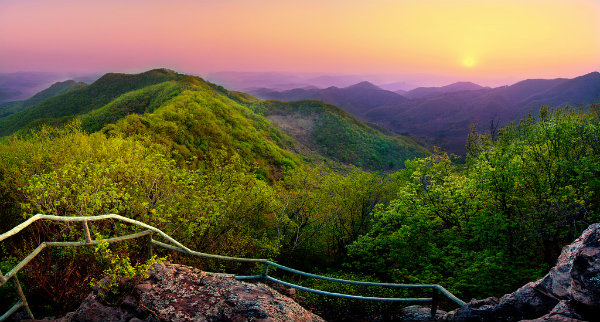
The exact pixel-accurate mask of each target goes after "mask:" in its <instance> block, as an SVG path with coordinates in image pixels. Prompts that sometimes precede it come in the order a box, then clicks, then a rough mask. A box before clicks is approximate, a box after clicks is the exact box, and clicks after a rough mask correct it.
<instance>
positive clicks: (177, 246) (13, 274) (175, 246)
mask: <svg viewBox="0 0 600 322" xmlns="http://www.w3.org/2000/svg"><path fill="white" fill-rule="evenodd" d="M43 219H47V220H52V221H60V222H82V223H83V228H84V240H82V241H74V242H48V241H46V242H42V243H41V244H40V245H39V246H38V247H37V248H36V249H34V250H33V251H32V252H31V253H30V254H29V255H27V256H26V257H25V258H24V259H23V260H21V261H20V262H19V263H18V264H17V265H16V266H15V267H14V268H13V269H11V270H10V271H9V272H8V273H6V275H3V274H2V272H0V286H2V285H4V284H5V283H7V282H8V281H9V280H11V279H12V280H13V282H14V284H15V289H16V290H17V294H18V296H19V301H18V302H17V303H16V304H15V305H14V306H12V307H11V308H10V309H9V310H8V311H6V312H5V313H4V314H3V315H2V316H0V321H4V320H5V319H7V318H8V317H9V316H11V315H12V314H13V313H15V312H16V311H17V310H18V309H20V308H21V307H23V308H25V310H26V311H27V314H28V315H29V316H30V317H31V319H35V318H34V316H33V313H32V312H31V309H30V308H29V304H28V303H27V298H26V297H25V294H24V293H23V291H22V289H21V284H20V283H19V280H18V279H17V273H18V272H19V271H20V270H21V269H22V268H23V267H25V265H27V263H29V262H30V261H31V260H33V258H35V256H37V255H38V254H39V253H40V252H41V251H42V250H44V248H46V247H49V246H59V247H78V246H89V245H97V244H99V243H101V242H107V243H114V242H119V241H124V240H129V239H135V238H140V237H144V236H148V247H149V251H150V253H152V245H156V246H159V247H162V248H165V249H169V250H174V251H178V252H181V253H185V254H189V255H193V256H199V257H206V258H213V259H219V260H228V261H235V262H250V263H262V264H263V271H262V274H260V275H250V276H235V278H236V279H239V280H247V279H264V280H267V281H271V282H274V283H277V284H281V285H284V286H287V287H293V288H296V289H299V290H303V291H307V292H312V293H317V294H321V295H327V296H334V297H340V298H346V299H355V300H370V301H385V302H411V303H431V314H432V316H435V314H436V312H437V306H438V302H439V298H438V292H440V293H442V294H443V295H445V296H446V297H447V298H448V299H450V300H452V301H454V302H455V303H457V304H458V305H460V306H463V305H465V302H463V301H462V300H460V299H459V298H457V297H456V296H454V295H453V294H452V293H450V292H449V291H448V290H446V289H445V288H443V287H442V286H440V285H437V284H395V283H373V282H363V281H352V280H344V279H339V278H333V277H327V276H322V275H317V274H312V273H307V272H303V271H299V270H297V269H293V268H290V267H286V266H283V265H280V264H277V263H275V262H272V261H270V260H267V259H259V258H242V257H231V256H222V255H214V254H207V253H202V252H198V251H194V250H191V249H189V248H187V247H185V246H183V245H182V244H181V243H179V242H178V241H177V240H175V239H174V238H172V237H171V236H169V235H167V234H166V233H164V232H163V231H161V230H160V229H158V228H155V227H153V226H150V225H148V224H145V223H143V222H140V221H137V220H134V219H130V218H127V217H123V216H119V215H116V214H108V215H100V216H79V217H68V216H53V215H44V214H37V215H35V216H33V217H31V218H29V219H27V220H26V221H24V222H22V223H21V224H19V225H17V226H15V227H14V228H13V229H11V230H9V231H7V232H5V233H3V234H1V235H0V242H2V241H3V240H5V239H6V238H8V237H11V236H13V235H16V234H17V233H19V232H20V231H21V230H23V229H25V228H27V226H29V225H31V224H32V223H34V222H36V221H38V220H43ZM106 219H116V220H120V221H123V222H126V223H129V224H133V225H136V226H139V227H142V228H145V229H146V230H144V231H142V232H139V233H134V234H129V235H124V236H119V237H112V238H106V239H99V240H93V239H92V238H91V237H90V231H89V226H88V222H93V221H99V220H106ZM154 233H156V234H158V235H160V236H161V237H163V238H164V239H166V240H167V241H169V242H170V243H171V244H172V245H169V244H166V243H162V242H159V241H157V240H154V239H153V238H152V235H153V234H154ZM269 266H271V267H274V268H278V269H281V270H285V271H288V272H290V273H293V274H297V275H302V276H306V277H311V278H316V279H322V280H326V281H330V282H337V283H345V284H352V285H363V286H383V287H393V288H430V289H431V291H432V296H431V297H430V298H385V297H366V296H358V295H350V294H341V293H332V292H327V291H322V290H317V289H312V288H308V287H305V286H300V285H296V284H292V283H288V282H285V281H281V280H278V279H276V278H273V277H272V276H269V275H268V270H269Z"/></svg>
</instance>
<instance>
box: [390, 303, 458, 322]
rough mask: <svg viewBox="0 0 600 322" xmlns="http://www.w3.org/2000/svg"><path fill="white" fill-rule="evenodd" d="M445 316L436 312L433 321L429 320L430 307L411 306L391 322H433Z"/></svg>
mask: <svg viewBox="0 0 600 322" xmlns="http://www.w3.org/2000/svg"><path fill="white" fill-rule="evenodd" d="M444 314H446V312H444V311H442V310H437V313H436V317H435V319H432V318H431V307H430V306H420V305H411V306H407V307H405V308H403V309H402V310H401V311H400V313H399V314H398V315H397V316H394V317H393V318H392V321H401V322H426V321H435V320H436V319H437V318H440V317H441V316H443V315H444Z"/></svg>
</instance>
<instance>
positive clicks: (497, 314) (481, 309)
mask: <svg viewBox="0 0 600 322" xmlns="http://www.w3.org/2000/svg"><path fill="white" fill-rule="evenodd" d="M532 285H533V283H529V284H527V285H525V286H523V287H521V288H520V289H518V290H517V291H515V292H514V293H511V294H507V295H504V296H503V297H502V298H501V299H500V300H498V299H497V298H493V297H492V298H488V299H485V300H480V301H477V300H475V301H471V302H469V303H468V304H467V305H465V306H464V307H462V308H461V309H459V310H457V311H453V312H451V313H449V314H447V315H446V316H445V317H444V318H445V320H447V321H520V320H523V319H531V318H537V317H539V316H541V315H543V314H545V313H546V312H548V311H550V310H551V309H552V308H553V307H554V306H555V305H556V303H557V302H558V301H556V300H554V299H552V298H549V297H547V296H544V295H542V294H540V293H539V292H537V291H535V290H534V289H533V288H532Z"/></svg>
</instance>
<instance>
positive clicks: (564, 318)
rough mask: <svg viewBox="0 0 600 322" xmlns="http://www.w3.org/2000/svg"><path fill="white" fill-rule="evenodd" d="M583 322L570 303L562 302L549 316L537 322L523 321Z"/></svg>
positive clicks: (527, 321)
mask: <svg viewBox="0 0 600 322" xmlns="http://www.w3.org/2000/svg"><path fill="white" fill-rule="evenodd" d="M547 321H548V322H549V321H556V322H582V321H584V320H583V318H582V317H581V315H579V314H578V313H577V312H575V309H574V308H573V307H572V306H571V304H570V303H569V302H568V301H560V302H559V303H558V304H557V305H556V306H555V307H554V308H553V309H552V311H550V312H549V313H548V314H546V315H544V316H542V317H539V318H537V319H535V320H522V321H521V322H547Z"/></svg>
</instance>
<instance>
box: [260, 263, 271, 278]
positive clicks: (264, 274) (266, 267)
mask: <svg viewBox="0 0 600 322" xmlns="http://www.w3.org/2000/svg"><path fill="white" fill-rule="evenodd" d="M268 273H269V262H265V264H264V266H263V271H262V277H263V278H265V277H267V274H268Z"/></svg>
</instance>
